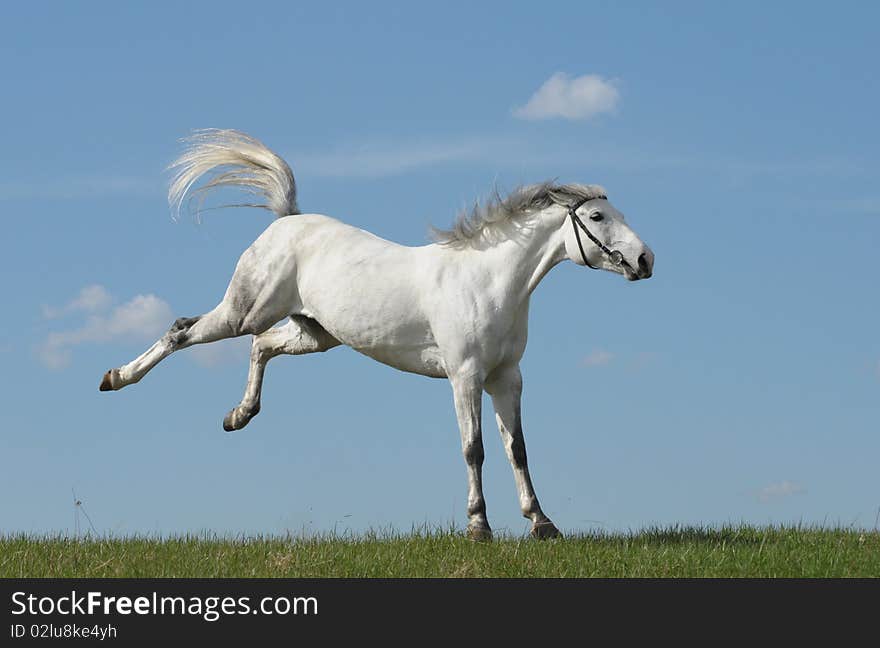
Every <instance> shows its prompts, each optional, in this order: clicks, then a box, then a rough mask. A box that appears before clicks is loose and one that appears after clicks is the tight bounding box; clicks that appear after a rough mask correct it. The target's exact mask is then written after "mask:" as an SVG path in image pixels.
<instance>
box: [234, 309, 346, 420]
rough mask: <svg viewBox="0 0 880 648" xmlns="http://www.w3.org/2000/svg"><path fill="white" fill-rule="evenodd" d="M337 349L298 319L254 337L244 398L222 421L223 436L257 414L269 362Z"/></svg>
mask: <svg viewBox="0 0 880 648" xmlns="http://www.w3.org/2000/svg"><path fill="white" fill-rule="evenodd" d="M339 345H340V342H339V340H337V339H336V338H335V337H333V336H332V335H330V334H329V333H328V332H327V331H326V330H325V329H324V327H323V326H321V325H320V324H318V322H316V321H315V320H313V319H310V318H308V317H303V316H301V315H293V316H291V318H290V321H289V322H288V323H287V324H285V325H284V326H278V327H276V328H271V329H269V330H268V331H266V332H265V333H262V334H260V335H255V336H254V342H253V344H252V345H251V364H250V370H249V371H248V380H247V387H245V392H244V397H243V398H242V399H241V402H240V403H239V404H238V405H237V406H236V407H233V408H232V410H230V412H229V413H228V414H227V415H226V417H225V418H224V419H223V429H224V430H226V431H227V432H232V431H233V430H240V429H241V428H243V427H244V426H245V425H247V424H248V423H249V422H250V420H251V419H252V418H253V417H255V416H256V415H257V414H259V413H260V395H261V393H262V389H263V374H264V373H265V371H266V365H267V364H269V360H271V359H272V358H274V357H275V356H278V355H282V354H288V355H302V354H304V353H316V352H319V351H327V350H329V349H332V348H333V347H336V346H339Z"/></svg>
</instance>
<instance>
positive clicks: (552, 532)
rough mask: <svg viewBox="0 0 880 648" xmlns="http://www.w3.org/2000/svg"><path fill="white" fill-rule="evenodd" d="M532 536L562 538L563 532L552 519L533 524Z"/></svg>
mask: <svg viewBox="0 0 880 648" xmlns="http://www.w3.org/2000/svg"><path fill="white" fill-rule="evenodd" d="M531 535H532V537H533V538H535V539H536V540H550V539H551V538H561V537H562V534H561V533H560V532H559V529H557V528H556V525H555V524H553V523H552V522H551V521H550V520H547V521H546V522H537V523H535V524H533V525H532V533H531Z"/></svg>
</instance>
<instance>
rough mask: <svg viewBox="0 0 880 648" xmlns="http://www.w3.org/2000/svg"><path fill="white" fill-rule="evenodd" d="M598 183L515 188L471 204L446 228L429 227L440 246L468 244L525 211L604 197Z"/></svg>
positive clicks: (544, 184)
mask: <svg viewBox="0 0 880 648" xmlns="http://www.w3.org/2000/svg"><path fill="white" fill-rule="evenodd" d="M605 197H606V193H605V189H604V188H602V187H600V186H599V185H582V184H556V183H554V182H552V181H547V182H542V183H540V184H533V185H525V186H521V187H517V188H516V189H514V190H513V191H511V192H510V193H509V194H508V195H507V196H505V197H502V196H500V195H499V194H498V192H497V190H496V192H495V194H494V195H493V196H492V197H490V198H489V200H487V201H486V202H485V203H480V202H479V201H477V202H475V203H474V206H473V207H472V208H471V209H470V210H463V211H462V212H460V213H459V214H458V216H457V217H456V219H455V222H454V223H453V224H452V227H450V228H449V229H438V228H435V227H432V228H431V238H432V239H433V240H434V241H435V242H436V243H439V244H441V245H461V244H467V243H470V242H473V241H476V240H477V239H479V238H481V237H482V235H483V234H484V233H485V232H486V230H487V229H489V228H490V227H491V226H493V225H498V224H502V223H506V222H509V221H512V220H514V219H516V218H518V217H519V216H522V215H524V214H529V213H533V212H535V211H540V210H542V209H547V208H548V207H552V206H553V205H563V206H566V207H567V206H568V205H571V204H572V203H574V202H577V201H578V200H584V199H586V200H592V199H594V198H605Z"/></svg>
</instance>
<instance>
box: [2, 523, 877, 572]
mask: <svg viewBox="0 0 880 648" xmlns="http://www.w3.org/2000/svg"><path fill="white" fill-rule="evenodd" d="M281 576H283V577H341V576H349V577H426V576H432V577H453V578H455V577H587V576H605V577H620V576H642V577H667V576H673V577H708V576H734V577H736V576H804V577H824V576H843V577H849V576H874V577H877V576H880V532H877V531H860V530H853V529H818V528H798V527H795V528H790V527H773V528H755V527H745V526H743V527H723V528H717V529H699V528H677V527H676V528H666V529H662V528H660V529H658V528H654V529H647V530H644V531H640V532H633V533H626V534H606V533H593V534H585V535H578V536H570V537H568V538H565V539H563V540H552V541H547V542H537V541H534V540H529V539H526V538H513V537H507V538H498V539H496V540H495V541H494V542H492V543H486V544H475V543H473V542H470V541H469V540H467V539H465V538H464V537H463V536H462V535H461V533H458V532H455V531H433V532H427V533H426V532H421V533H418V532H417V533H413V534H391V533H385V534H367V535H364V536H357V537H345V536H341V537H340V536H325V537H321V538H297V537H289V538H285V537H251V538H238V539H235V538H213V537H210V536H202V537H196V536H187V537H177V538H163V539H156V538H100V539H80V540H76V539H72V538H67V537H62V536H57V537H35V536H25V535H7V536H3V537H0V577H6V578H9V577H281Z"/></svg>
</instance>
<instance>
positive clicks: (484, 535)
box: [467, 524, 492, 542]
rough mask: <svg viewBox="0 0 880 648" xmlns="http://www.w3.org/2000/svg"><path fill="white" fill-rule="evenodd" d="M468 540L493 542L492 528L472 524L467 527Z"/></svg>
mask: <svg viewBox="0 0 880 648" xmlns="http://www.w3.org/2000/svg"><path fill="white" fill-rule="evenodd" d="M467 537H468V540H472V541H474V542H492V529H490V528H489V527H487V526H471V525H470V524H469V525H468V528H467Z"/></svg>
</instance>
